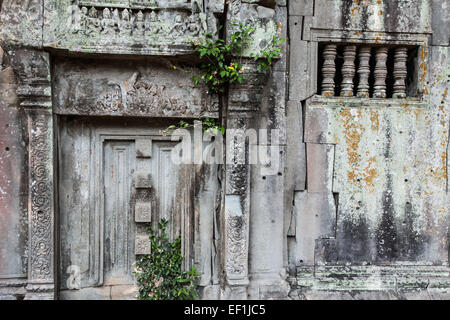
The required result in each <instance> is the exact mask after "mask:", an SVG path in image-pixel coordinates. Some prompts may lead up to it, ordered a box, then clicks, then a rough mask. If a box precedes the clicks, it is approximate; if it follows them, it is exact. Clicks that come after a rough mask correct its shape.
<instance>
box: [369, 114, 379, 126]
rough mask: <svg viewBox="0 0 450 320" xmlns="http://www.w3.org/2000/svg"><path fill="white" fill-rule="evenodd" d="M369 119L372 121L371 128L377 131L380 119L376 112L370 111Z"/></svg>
mask: <svg viewBox="0 0 450 320" xmlns="http://www.w3.org/2000/svg"><path fill="white" fill-rule="evenodd" d="M370 121H371V122H372V130H376V131H378V130H379V129H380V120H379V115H378V112H376V111H370Z"/></svg>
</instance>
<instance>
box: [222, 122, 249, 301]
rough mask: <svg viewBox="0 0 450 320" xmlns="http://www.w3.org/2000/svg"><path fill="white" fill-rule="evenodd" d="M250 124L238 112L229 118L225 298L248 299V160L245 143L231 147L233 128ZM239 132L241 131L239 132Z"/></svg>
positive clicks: (240, 127)
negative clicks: (246, 160) (229, 160)
mask: <svg viewBox="0 0 450 320" xmlns="http://www.w3.org/2000/svg"><path fill="white" fill-rule="evenodd" d="M246 127H247V125H246V123H245V120H239V118H238V117H236V116H235V115H232V114H231V115H230V116H229V118H228V128H227V147H226V154H227V155H230V154H232V155H233V156H232V157H231V159H232V162H231V163H229V162H227V163H226V166H225V167H226V187H225V190H226V191H225V216H224V229H225V230H224V246H225V250H224V257H225V259H224V263H225V277H226V289H225V292H224V293H223V295H222V296H223V298H225V299H239V300H246V299H247V286H248V284H249V281H248V247H249V216H250V207H249V205H250V200H249V190H250V188H249V182H250V181H249V180H250V179H249V174H250V166H249V165H248V164H247V163H246V162H245V159H246V154H245V143H244V144H236V145H234V146H232V147H231V148H230V143H229V142H230V141H228V139H230V137H231V134H230V133H231V130H233V129H239V130H241V129H243V130H245V128H246ZM238 134H239V133H238Z"/></svg>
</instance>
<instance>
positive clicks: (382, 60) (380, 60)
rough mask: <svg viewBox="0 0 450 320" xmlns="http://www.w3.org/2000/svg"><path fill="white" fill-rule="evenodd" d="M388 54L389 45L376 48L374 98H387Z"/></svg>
mask: <svg viewBox="0 0 450 320" xmlns="http://www.w3.org/2000/svg"><path fill="white" fill-rule="evenodd" d="M387 56H388V48H387V47H379V48H377V49H376V53H375V61H376V65H375V71H374V76H375V85H374V92H373V97H374V98H386V76H387V67H386V61H387Z"/></svg>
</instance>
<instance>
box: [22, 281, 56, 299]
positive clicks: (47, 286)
mask: <svg viewBox="0 0 450 320" xmlns="http://www.w3.org/2000/svg"><path fill="white" fill-rule="evenodd" d="M26 289H27V293H26V295H25V299H24V300H54V299H55V291H54V289H55V287H54V284H53V283H28V285H27V287H26Z"/></svg>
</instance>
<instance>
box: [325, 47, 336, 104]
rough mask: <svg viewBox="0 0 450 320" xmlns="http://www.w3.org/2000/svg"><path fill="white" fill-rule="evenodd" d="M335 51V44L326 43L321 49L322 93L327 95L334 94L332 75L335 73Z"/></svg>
mask: <svg viewBox="0 0 450 320" xmlns="http://www.w3.org/2000/svg"><path fill="white" fill-rule="evenodd" d="M336 53H337V46H336V45H335V44H328V45H326V46H325V49H324V51H323V60H324V61H323V67H322V95H323V96H327V97H332V96H334V88H335V84H334V75H335V73H336V64H335V59H336Z"/></svg>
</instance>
